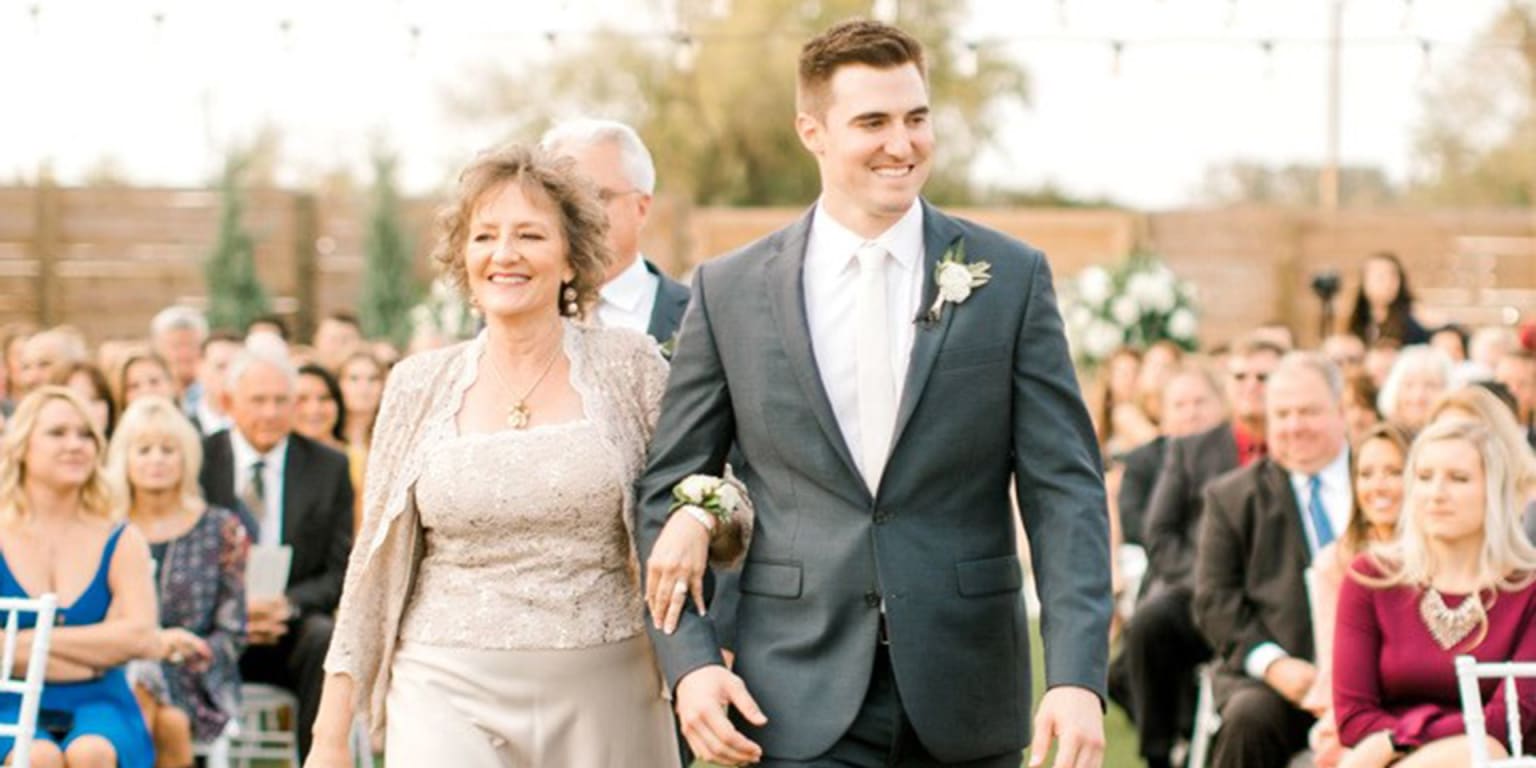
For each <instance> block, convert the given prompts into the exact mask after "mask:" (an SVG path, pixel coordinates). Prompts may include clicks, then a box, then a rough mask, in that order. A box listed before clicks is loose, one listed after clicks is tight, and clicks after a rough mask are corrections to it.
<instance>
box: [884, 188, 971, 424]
mask: <svg viewBox="0 0 1536 768" xmlns="http://www.w3.org/2000/svg"><path fill="white" fill-rule="evenodd" d="M922 206H923V266H922V270H923V275H922V277H923V291H922V301H920V302H919V306H918V308H917V311H918V317H916V318H913V321H914V322H916V323H917V331H916V333H914V334H913V335H912V357H911V360H910V361H909V362H908V363H907V377H906V381H905V382H904V383H903V385H902V387H901V403H900V404H899V405H898V406H897V408H896V428H895V430H894V431H893V432H892V433H891V452H892V454H894V453H895V449H896V446H897V445H900V444H901V436H902V433H903V432H904V431H905V430H906V428H907V423H908V422H910V421H911V420H912V414H913V412H914V411H916V410H917V404H918V402H919V401H920V400H921V399H922V396H923V389H924V388H925V387H926V386H928V377H929V374H931V373H933V364H934V361H936V360H937V359H938V357H939V348H940V347H942V346H943V345H944V338H945V336H947V335H948V334H949V326H950V324H951V323H953V322H954V320H955V308H954V307H944V308H943V311H942V312H941V313H940V314H939V321H938V322H937V323H929V322H927V321H926V320H922V319H921V318H922V317H923V316H924V315H925V314H927V312H928V308H929V307H931V306H933V301H934V299H935V298H937V297H938V295H939V293H938V292H939V286H938V283H937V282H936V281H935V280H934V273H935V272H936V271H937V269H938V265H939V259H940V258H942V257H943V255H944V251H945V249H947V248H949V246H950V244H951V243H953V242H954V241H955V239H956V238H958V237H960V227H959V226H957V225H956V224H955V222H954V221H953V220H952V219H950V218H949V217H948V216H945V215H944V214H942V213H939V211H938V209H936V208H934V207H933V206H931V205H929V204H928V202H927V201H926V200H925V201H922Z"/></svg>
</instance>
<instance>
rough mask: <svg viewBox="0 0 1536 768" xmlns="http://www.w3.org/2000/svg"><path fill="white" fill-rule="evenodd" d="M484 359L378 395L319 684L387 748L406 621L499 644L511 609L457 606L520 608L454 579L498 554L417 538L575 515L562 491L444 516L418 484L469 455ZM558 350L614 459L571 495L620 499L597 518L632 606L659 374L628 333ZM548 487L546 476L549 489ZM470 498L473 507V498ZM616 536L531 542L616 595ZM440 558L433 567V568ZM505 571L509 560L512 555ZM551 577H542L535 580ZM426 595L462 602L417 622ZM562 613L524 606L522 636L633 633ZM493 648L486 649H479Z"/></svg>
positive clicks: (406, 365) (605, 611) (474, 581)
mask: <svg viewBox="0 0 1536 768" xmlns="http://www.w3.org/2000/svg"><path fill="white" fill-rule="evenodd" d="M484 346H485V334H484V333H482V334H481V335H480V336H479V337H477V338H476V339H474V340H472V341H469V342H465V343H463V344H459V345H456V346H453V347H449V348H447V349H441V350H436V351H432V352H425V353H422V354H418V355H413V356H411V357H409V358H406V359H405V360H402V361H401V362H400V363H399V364H398V365H396V366H395V368H394V370H393V371H391V373H390V376H389V380H388V382H387V384H386V386H385V388H384V400H383V403H382V404H381V405H380V408H379V417H378V422H377V427H376V428H375V430H374V437H373V445H372V447H371V449H370V451H369V457H368V470H367V473H366V478H367V485H366V487H365V488H364V494H363V525H362V529H361V530H359V531H358V535H357V539H356V542H355V544H354V545H353V548H352V555H351V559H350V562H349V563H348V565H347V578H346V584H345V586H344V588H343V591H342V595H341V606H340V608H339V609H338V610H337V614H336V629H335V634H334V636H333V637H332V640H331V648H330V652H329V654H328V655H327V656H326V661H325V669H326V672H327V673H329V674H345V675H348V676H349V677H351V679H352V684H353V691H354V695H355V699H354V702H353V703H354V706H355V708H356V711H359V712H365V711H366V712H367V713H368V716H369V725H370V726H371V728H372V730H373V732H374V734H375V736H376V737H379V738H382V735H383V730H384V697H385V694H386V692H387V690H388V687H389V667H390V661H391V659H392V656H393V653H394V649H395V644H396V642H397V640H398V638H399V637H400V635H401V629H402V621H403V618H404V616H405V615H406V613H407V609H408V607H409V608H411V609H412V611H413V612H415V613H416V615H414V616H413V617H412V619H411V626H410V627H408V628H407V634H408V635H409V636H412V637H418V636H419V637H423V638H425V637H428V636H433V637H439V638H441V637H451V636H459V637H460V638H461V639H462V638H463V637H464V632H465V631H466V628H465V625H463V624H462V623H458V622H463V621H471V620H476V619H477V618H481V620H484V621H485V622H486V623H485V624H482V625H480V626H483V627H490V626H495V627H496V629H497V631H503V632H505V631H510V630H511V629H512V627H510V626H509V624H507V623H505V622H502V621H500V618H504V617H505V616H506V613H505V612H506V611H507V610H511V609H510V608H508V607H507V606H505V605H497V606H496V607H495V608H494V609H492V610H494V611H496V613H494V614H490V615H489V616H495V617H496V618H490V617H489V616H486V615H481V616H475V615H467V614H470V613H471V611H475V612H478V611H479V610H480V609H482V608H486V607H487V606H486V605H477V604H476V603H474V602H464V601H465V600H470V599H471V598H467V597H465V590H467V589H471V588H473V589H477V590H478V589H482V588H484V589H498V590H500V589H505V590H507V592H503V593H501V597H506V596H507V595H508V594H509V593H510V594H514V595H515V593H516V590H518V589H519V587H517V586H515V585H506V586H505V587H503V586H502V585H499V584H497V583H496V582H499V581H502V580H503V579H502V578H501V577H502V575H503V574H498V575H496V576H494V577H492V576H490V575H489V574H487V575H486V576H472V575H470V574H469V573H467V572H465V571H464V570H463V569H462V568H461V567H460V566H462V565H463V564H465V563H469V562H471V561H473V562H479V563H482V564H486V563H496V565H495V566H494V567H497V568H502V567H503V565H504V564H503V563H501V560H502V559H503V558H505V557H507V556H508V553H506V552H500V553H495V552H491V551H490V550H489V549H486V548H488V547H492V546H496V544H495V543H491V542H486V541H481V542H478V543H477V542H475V541H473V540H469V541H460V542H454V543H449V537H446V536H442V537H437V540H436V541H435V543H434V541H433V539H434V537H433V536H432V535H431V534H430V533H429V532H428V531H427V530H426V529H425V528H424V527H423V524H424V522H427V523H432V522H439V523H446V522H447V518H446V517H443V518H438V517H437V516H438V515H444V514H447V515H450V516H454V517H458V516H460V515H465V514H467V515H468V517H463V518H461V519H458V520H456V521H455V522H453V523H452V525H463V526H465V527H473V525H474V522H473V521H474V520H475V515H476V514H483V515H485V520H486V521H489V520H490V519H491V517H492V513H493V512H494V513H495V515H498V516H499V515H501V514H503V513H504V512H507V513H509V516H508V519H500V518H499V517H498V520H497V523H496V524H497V525H512V526H515V525H517V524H518V518H519V517H521V518H522V520H523V522H528V520H527V517H528V512H529V510H531V509H532V508H533V507H534V506H540V507H542V506H544V505H545V504H549V503H550V502H551V500H554V502H553V504H552V506H553V507H554V509H551V510H549V511H550V512H552V513H555V512H558V511H560V510H564V511H565V512H566V513H567V514H569V513H570V511H571V510H572V509H573V505H571V504H569V503H567V502H568V500H559V495H560V493H561V492H562V491H560V490H557V489H553V488H546V489H545V490H544V491H542V492H540V493H539V494H529V497H528V499H527V500H526V501H519V502H518V505H517V506H518V511H512V508H511V507H508V508H507V509H505V510H504V509H501V508H499V504H500V501H501V499H500V498H497V497H495V494H496V493H497V491H489V493H490V494H491V497H492V498H490V499H489V501H490V502H491V506H492V507H496V508H495V509H485V508H484V507H486V504H485V502H486V501H487V499H486V498H484V497H481V498H477V499H476V500H475V503H471V504H467V505H466V506H465V507H464V509H462V510H455V511H453V512H448V505H445V504H444V502H446V501H450V499H449V498H448V494H447V493H445V492H444V490H443V489H441V488H440V487H436V486H435V483H434V480H433V479H432V478H430V477H429V478H426V479H425V482H422V480H423V470H425V469H427V468H428V467H432V466H433V465H434V462H440V461H443V460H444V457H446V456H450V455H451V454H452V453H453V452H454V451H456V450H460V449H462V448H463V447H464V446H458V447H455V446H454V445H453V443H454V442H455V441H457V440H461V439H464V438H460V437H459V435H458V431H457V427H456V425H455V421H454V420H455V414H456V413H457V411H458V409H459V407H460V405H461V404H462V400H463V394H464V392H465V391H466V390H467V389H468V388H469V386H470V384H472V383H473V382H474V380H475V375H476V369H477V367H478V361H479V360H480V357H481V353H482V352H483V350H484ZM564 346H565V353H566V356H567V357H568V359H569V360H570V362H571V380H572V385H573V386H574V387H575V389H576V390H577V392H578V393H579V394H580V395H581V396H582V400H583V403H582V406H583V409H584V410H585V412H586V415H587V422H588V426H589V427H590V428H591V430H592V434H593V435H595V436H596V437H597V438H598V440H594V441H591V442H593V443H602V444H605V445H606V448H604V449H603V450H605V451H607V452H608V455H606V456H604V461H603V462H602V466H601V467H600V468H598V469H597V473H599V474H601V475H602V476H604V477H606V478H608V480H609V485H608V486H607V490H606V491H598V490H597V489H596V488H595V487H593V483H590V482H587V481H585V480H584V481H583V482H582V483H581V484H580V488H579V489H575V488H573V489H572V490H579V492H580V493H581V494H592V493H610V494H612V493H616V494H617V495H618V501H617V504H615V502H614V500H613V498H612V497H611V496H610V497H608V498H607V499H606V500H605V501H604V502H603V506H604V507H605V508H606V509H607V510H609V512H608V513H609V514H613V513H614V512H615V511H617V512H618V521H619V525H620V526H622V530H623V534H624V535H623V547H624V556H623V560H624V569H625V579H626V580H627V582H628V584H629V585H630V586H629V589H630V590H631V591H634V592H636V593H638V587H637V586H635V585H637V584H638V578H637V574H638V564H637V562H636V558H635V553H634V547H633V544H632V530H631V529H632V526H633V523H634V497H633V493H634V491H633V481H634V479H635V478H636V477H638V476H639V473H640V470H641V469H642V467H643V464H644V461H645V448H646V444H647V442H648V441H649V440H650V435H651V431H652V429H653V428H654V427H655V424H656V418H657V416H658V414H659V412H660V408H661V396H662V390H663V388H664V385H665V380H666V371H667V368H666V362H665V361H664V360H663V359H662V357H661V354H660V351H659V350H658V348H657V346H656V343H655V342H654V341H653V340H652V339H651V338H650V337H648V336H645V335H644V334H640V333H636V332H634V331H629V330H623V329H605V328H594V327H589V326H586V325H581V324H577V323H571V322H567V323H566V326H565V337H564ZM554 428H555V427H551V429H554ZM468 439H470V440H474V439H476V438H468ZM487 439H493V440H494V439H496V438H487ZM507 439H508V440H509V441H511V442H509V444H508V446H507V450H509V451H512V450H516V445H515V441H517V440H520V439H522V440H534V441H540V440H549V439H558V438H556V437H555V436H554V434H553V433H550V434H544V435H540V434H539V433H538V431H537V430H535V431H533V432H530V433H528V434H527V435H525V436H523V437H521V438H507ZM596 450H597V449H595V448H593V447H590V446H589V447H584V448H583V449H582V450H581V452H580V454H579V455H580V456H583V457H591V456H593V455H603V454H601V453H597V452H596ZM535 453H538V454H543V453H544V452H543V451H542V450H541V451H530V452H529V455H530V456H531V455H533V454H535ZM558 455H559V454H555V453H552V452H551V453H549V454H547V455H546V456H545V458H546V459H548V460H549V461H550V464H551V465H552V464H554V463H556V462H554V459H555V457H556V456H558ZM583 463H584V462H582V461H580V460H577V461H571V462H570V466H569V467H566V468H564V469H562V470H560V472H561V473H562V474H561V475H560V476H561V477H565V478H566V479H569V473H570V471H571V470H572V469H582V470H583V471H588V470H586V469H583V468H582V467H581V466H580V465H581V464H583ZM471 465H472V466H471ZM439 466H442V465H439ZM490 466H491V464H490V462H489V461H482V460H481V459H479V458H478V457H477V458H476V459H475V460H474V461H472V462H469V464H468V465H466V469H467V470H468V471H471V472H473V473H474V475H475V476H476V477H480V478H482V479H484V478H485V477H486V476H488V475H489V474H491V472H490ZM552 470H553V467H552V466H549V465H547V466H545V467H544V471H545V472H549V471H552ZM551 477H553V476H551V475H547V474H546V475H545V480H546V481H548V480H549V479H550V478H551ZM588 480H590V478H588ZM500 492H501V493H504V494H506V497H507V498H508V499H510V497H511V496H513V495H517V494H514V493H511V490H510V489H507V488H505V487H502V488H501V489H500ZM535 496H540V497H542V498H543V503H538V502H536V501H535V499H534V497H535ZM464 498H465V499H466V500H468V497H464ZM424 501H425V502H427V503H428V504H430V505H431V506H432V508H433V510H432V512H431V513H429V515H428V516H425V517H424V515H423V508H422V506H421V503H422V502H424ZM525 504H526V506H525ZM737 515H738V518H740V520H741V528H742V535H743V536H749V535H750V528H751V510H750V504H748V505H744V507H743V508H740V509H738V510H737ZM584 519H585V518H584ZM619 530H620V528H619V527H615V526H612V525H611V524H610V525H607V526H596V527H594V528H592V529H591V530H590V531H588V533H589V534H591V535H595V536H596V539H595V540H591V541H581V542H578V541H577V540H576V538H574V537H567V536H564V535H562V536H559V537H552V536H551V534H550V532H549V531H548V530H547V529H546V530H544V531H542V532H531V533H529V534H528V535H529V536H531V537H532V538H533V540H534V541H539V540H541V539H542V540H543V541H544V542H545V543H546V544H551V545H556V546H559V547H562V548H565V549H567V550H570V549H573V548H575V549H581V550H582V551H583V552H585V553H587V555H588V556H589V557H590V556H596V557H597V560H598V562H599V563H600V565H599V567H598V568H597V570H596V571H595V572H594V571H590V570H589V571H584V572H583V573H584V574H585V575H586V576H588V577H592V578H594V579H596V580H597V581H603V580H605V579H606V580H608V583H609V584H611V583H613V581H614V577H613V575H612V574H613V570H612V568H611V566H614V565H616V564H617V553H616V552H615V551H614V550H613V549H612V548H613V547H616V546H617V545H618V538H617V533H618V531H619ZM454 538H455V539H456V538H458V537H454ZM485 538H486V539H490V538H494V537H490V536H487V537H485ZM434 547H435V550H434ZM445 547H447V548H451V549H453V550H454V554H452V555H447V556H445V555H444V551H445ZM434 551H435V553H436V554H437V557H436V558H435V560H431V561H429V560H428V558H431V557H432V555H433V553H434ZM513 557H514V559H516V555H515V553H514V554H513ZM516 562H517V565H516V567H517V568H519V569H520V570H519V575H518V579H522V578H524V577H525V576H527V572H526V571H525V570H523V569H531V568H533V567H534V561H533V560H529V559H523V560H517V561H516ZM450 564H452V565H450ZM423 565H425V566H426V568H425V569H423V568H422V566H423ZM445 568H447V570H445ZM454 570H458V571H459V572H458V573H457V574H456V575H455V574H453V573H452V571H454ZM547 577H548V575H547V574H545V575H544V576H540V577H534V578H547ZM423 581H435V582H436V583H438V584H443V583H447V582H454V586H453V587H452V588H451V589H452V590H455V591H456V592H457V595H458V597H456V598H455V597H449V598H448V600H447V602H443V603H441V604H440V605H439V606H436V607H434V605H433V602H436V601H435V599H434V600H433V601H428V602H424V603H422V605H423V606H424V607H423V608H420V609H416V608H414V606H415V604H416V601H415V600H412V599H410V596H411V595H415V594H421V592H418V591H417V590H416V588H415V587H416V586H418V585H419V584H420V583H421V582H423ZM530 583H533V582H530ZM471 585H473V587H471ZM568 595H569V593H568ZM583 599H590V600H593V601H594V602H593V603H592V604H590V605H588V606H586V607H585V608H583V609H582V610H583V611H588V612H590V613H589V615H590V616H593V617H597V616H607V617H618V616H622V615H625V614H626V613H627V612H631V611H633V612H634V613H633V615H635V616H636V618H637V619H639V620H641V621H643V616H642V615H641V614H640V613H639V608H638V606H639V605H640V602H639V600H638V598H637V597H636V596H634V595H631V594H629V593H627V592H624V591H623V590H619V591H615V590H614V589H612V588H610V587H608V586H604V587H601V588H598V589H594V590H593V591H591V592H590V593H588V597H585V598H583ZM455 603H462V605H455ZM556 604H557V603H556V602H550V603H543V604H540V605H538V606H534V605H533V604H532V603H524V604H523V605H522V606H521V607H522V609H524V610H529V611H534V610H536V611H537V612H538V613H537V617H535V616H532V615H530V616H528V617H527V620H526V621H524V622H519V623H551V624H561V625H563V626H564V627H565V632H566V633H567V635H566V637H567V638H568V639H569V641H570V642H571V644H572V645H579V644H583V643H595V642H602V638H603V637H604V636H605V635H607V636H618V635H621V634H623V633H624V632H628V631H630V630H629V629H628V628H627V627H626V628H621V627H622V625H623V624H624V622H622V621H616V622H615V623H614V624H611V625H604V623H603V621H602V620H601V619H590V620H577V621H574V622H573V621H571V616H570V615H569V614H572V613H577V612H578V611H573V610H572V606H571V604H570V603H567V604H565V605H564V606H561V607H560V610H559V611H558V615H557V613H556V612H555V611H554V610H553V608H552V606H554V605H556ZM450 611H451V612H454V613H463V614H466V615H465V616H462V617H455V618H452V619H449V618H448V617H447V615H446V614H447V613H449V612H450ZM482 617H483V618H482ZM492 622H495V623H494V624H492ZM583 622H586V623H583ZM417 633H423V634H419V635H418V634H417ZM578 636H580V637H581V640H579V641H577V640H575V638H576V637H578ZM541 640H543V641H549V642H551V645H550V646H547V647H556V646H555V645H554V644H553V643H556V642H559V641H558V639H556V640H550V638H548V637H545V638H541ZM489 641H490V640H487V639H481V640H479V641H478V642H489ZM506 642H509V643H525V642H526V643H533V639H532V638H530V637H519V638H515V639H510V640H507V641H506ZM477 644H478V643H477Z"/></svg>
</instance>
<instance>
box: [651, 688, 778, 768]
mask: <svg viewBox="0 0 1536 768" xmlns="http://www.w3.org/2000/svg"><path fill="white" fill-rule="evenodd" d="M673 693H674V694H675V698H676V699H677V701H676V704H677V721H678V723H679V724H680V725H681V726H682V729H683V737H684V738H686V739H688V746H690V747H692V748H693V754H694V755H696V756H697V757H699V758H700V759H702V760H705V761H708V762H711V763H716V764H719V765H743V764H746V763H755V762H757V761H759V760H762V759H763V748H762V747H759V746H758V745H757V744H755V743H753V742H752V740H751V739H748V738H747V737H746V736H743V735H741V732H740V731H738V730H736V726H734V725H732V724H731V719H730V717H728V716H727V714H728V713H729V712H730V708H731V707H735V708H736V711H738V712H740V713H741V716H742V717H745V718H746V719H747V722H750V723H752V724H753V725H758V726H760V725H762V724H764V723H766V722H768V718H767V717H765V716H764V715H763V711H762V710H761V709H758V706H757V702H756V701H753V700H752V694H750V693H747V685H746V683H743V682H742V681H741V678H739V677H737V676H736V675H733V674H731V672H730V670H728V669H726V668H725V667H722V666H720V665H718V664H712V665H710V666H707V667H699V668H698V669H695V670H694V671H692V672H689V673H688V674H686V675H683V679H681V680H679V681H677V690H675V691H673Z"/></svg>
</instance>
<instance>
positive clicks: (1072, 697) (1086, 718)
mask: <svg viewBox="0 0 1536 768" xmlns="http://www.w3.org/2000/svg"><path fill="white" fill-rule="evenodd" d="M1052 741H1054V742H1056V762H1054V763H1051V766H1052V768H1100V766H1102V765H1103V764H1104V709H1103V707H1102V706H1101V705H1100V703H1099V697H1098V696H1097V695H1095V694H1094V692H1093V691H1090V690H1088V689H1087V688H1080V687H1078V686H1075V685H1062V686H1057V687H1055V688H1052V689H1050V690H1048V691H1046V692H1045V696H1044V698H1042V699H1040V710H1039V711H1038V712H1036V713H1035V738H1034V740H1033V741H1031V742H1030V744H1029V766H1030V768H1039V766H1041V765H1044V764H1045V754H1046V752H1048V751H1050V748H1051V742H1052Z"/></svg>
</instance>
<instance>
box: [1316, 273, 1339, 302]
mask: <svg viewBox="0 0 1536 768" xmlns="http://www.w3.org/2000/svg"><path fill="white" fill-rule="evenodd" d="M1339 287H1340V283H1339V272H1338V270H1336V269H1325V270H1323V271H1322V272H1318V273H1316V274H1314V275H1312V292H1313V293H1315V294H1317V298H1319V299H1321V300H1322V301H1323V302H1325V303H1326V302H1329V301H1332V300H1333V297H1335V296H1337V295H1339Z"/></svg>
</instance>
